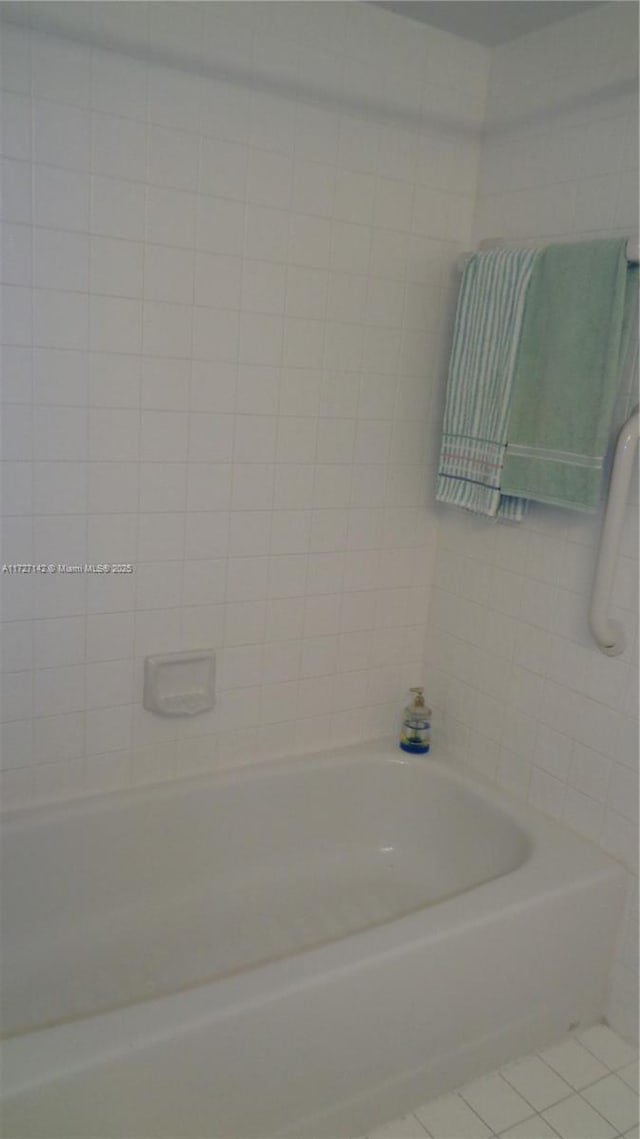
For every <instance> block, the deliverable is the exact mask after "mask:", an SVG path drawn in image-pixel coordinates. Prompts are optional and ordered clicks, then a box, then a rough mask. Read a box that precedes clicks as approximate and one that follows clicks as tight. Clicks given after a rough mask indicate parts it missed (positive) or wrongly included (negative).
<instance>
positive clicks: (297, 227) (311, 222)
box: [289, 213, 331, 269]
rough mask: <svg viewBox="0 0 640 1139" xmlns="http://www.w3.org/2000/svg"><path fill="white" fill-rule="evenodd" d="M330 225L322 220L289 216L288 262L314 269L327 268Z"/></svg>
mask: <svg viewBox="0 0 640 1139" xmlns="http://www.w3.org/2000/svg"><path fill="white" fill-rule="evenodd" d="M330 246H331V225H330V222H329V221H327V220H326V219H324V218H318V217H310V216H308V215H306V214H294V213H292V214H291V217H290V224H289V260H290V262H291V264H292V265H305V266H308V267H309V268H314V269H326V268H328V266H329V254H330Z"/></svg>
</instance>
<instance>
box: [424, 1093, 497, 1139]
mask: <svg viewBox="0 0 640 1139" xmlns="http://www.w3.org/2000/svg"><path fill="white" fill-rule="evenodd" d="M414 1114H415V1115H416V1116H417V1118H418V1120H419V1121H420V1123H423V1124H424V1126H425V1127H426V1128H427V1132H428V1134H429V1135H431V1136H432V1139H484V1137H488V1136H490V1135H491V1132H490V1130H489V1128H488V1127H487V1126H486V1125H485V1124H484V1123H483V1121H482V1119H480V1117H479V1116H478V1115H477V1114H476V1112H475V1111H472V1110H471V1108H470V1107H469V1106H468V1104H466V1103H465V1102H464V1100H463V1099H461V1098H460V1096H458V1095H447V1096H442V1097H441V1098H440V1099H434V1100H432V1101H431V1102H430V1103H426V1104H425V1105H424V1107H419V1108H417V1110H416V1111H415V1113H414Z"/></svg>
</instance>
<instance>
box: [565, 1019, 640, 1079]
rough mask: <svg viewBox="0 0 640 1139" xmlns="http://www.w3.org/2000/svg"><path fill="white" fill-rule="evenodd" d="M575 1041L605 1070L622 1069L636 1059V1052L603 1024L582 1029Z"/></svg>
mask: <svg viewBox="0 0 640 1139" xmlns="http://www.w3.org/2000/svg"><path fill="white" fill-rule="evenodd" d="M577 1039H578V1040H579V1042H580V1044H582V1045H584V1047H585V1048H588V1049H589V1051H590V1052H591V1053H592V1054H593V1055H594V1056H595V1057H597V1059H598V1060H600V1061H601V1062H602V1063H603V1064H606V1066H607V1068H611V1069H615V1068H622V1067H624V1066H625V1065H626V1064H630V1063H631V1061H632V1060H635V1059H637V1055H638V1053H637V1050H636V1049H635V1048H633V1047H632V1045H631V1044H627V1043H626V1041H625V1040H623V1039H622V1037H620V1036H618V1034H617V1033H615V1032H612V1030H611V1029H610V1028H607V1026H606V1025H605V1024H594V1025H593V1027H592V1028H586V1029H584V1031H583V1032H579V1033H578V1034H577Z"/></svg>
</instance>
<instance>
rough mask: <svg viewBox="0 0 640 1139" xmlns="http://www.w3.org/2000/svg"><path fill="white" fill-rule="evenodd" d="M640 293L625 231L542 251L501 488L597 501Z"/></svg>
mask: <svg viewBox="0 0 640 1139" xmlns="http://www.w3.org/2000/svg"><path fill="white" fill-rule="evenodd" d="M636 295H637V271H635V270H630V269H629V267H628V265H627V260H626V255H625V241H624V240H623V239H620V240H607V241H591V242H580V243H578V244H575V245H550V246H548V247H547V248H546V249H544V250H542V251H541V253H540V255H539V257H538V259H537V261H536V265H535V267H534V270H533V276H532V279H531V284H530V286H529V291H528V294H527V301H526V306H525V313H524V318H523V322H522V336H521V341H520V348H519V351H518V358H517V361H516V366H515V376H514V381H513V391H512V397H511V413H510V419H509V427H508V431H507V440H508V445H507V452H506V456H505V462H504V469H503V472H502V488H501V489H502V493H503V494H510V495H518V496H521V497H523V498H528V499H535V500H536V501H538V502H549V503H552V504H553V505H556V506H567V507H571V508H573V509H576V510H595V509H597V507H598V504H599V499H600V487H601V483H602V473H603V464H604V458H605V454H606V451H607V446H608V443H609V434H610V430H611V416H612V413H613V407H614V403H615V398H616V389H617V383H618V376H619V373H620V366H621V362H622V358H623V342H624V339H625V337H624V334H623V330H626V329H627V328H629V327H630V325H631V323H632V319H631V318H632V316H633V317H634V318H635V303H634V302H635V297H636Z"/></svg>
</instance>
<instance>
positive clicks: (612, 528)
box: [589, 409, 640, 657]
mask: <svg viewBox="0 0 640 1139" xmlns="http://www.w3.org/2000/svg"><path fill="white" fill-rule="evenodd" d="M639 429H640V415H639V413H638V410H637V409H636V411H634V412H633V414H632V415H631V416H629V419H627V422H626V423H625V424H624V426H623V427H622V429H621V431H620V434H619V436H618V442H617V444H616V450H615V456H614V460H613V469H612V471H611V481H610V483H609V494H608V497H607V506H606V509H605V513H604V522H603V524H602V533H601V535H600V549H599V550H598V561H597V564H596V573H595V577H594V579H593V591H592V594H591V608H590V610H589V624H590V626H591V632H592V633H593V635H594V637H595V639H596V641H597V642H598V646H599V648H601V649H602V652H603V653H606V654H607V656H611V657H614V656H619V655H620V653H621V652H623V651H624V646H625V642H624V631H623V629H622V626H621V625H620V624H619V622H618V621H612V620H611V618H610V617H609V615H608V610H609V598H610V596H611V589H612V587H613V579H614V576H615V572H616V562H617V560H618V550H619V548H620V538H621V537H622V526H623V522H624V511H625V506H626V503H627V496H628V493H629V483H630V482H631V472H632V470H633V462H634V459H635V454H636V444H637V443H638V431H639Z"/></svg>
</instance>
